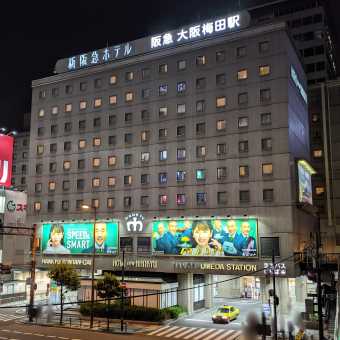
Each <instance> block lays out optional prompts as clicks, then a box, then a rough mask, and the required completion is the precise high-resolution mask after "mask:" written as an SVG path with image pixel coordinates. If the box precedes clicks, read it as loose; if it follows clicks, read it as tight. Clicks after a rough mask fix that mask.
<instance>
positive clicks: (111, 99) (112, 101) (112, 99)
mask: <svg viewBox="0 0 340 340" xmlns="http://www.w3.org/2000/svg"><path fill="white" fill-rule="evenodd" d="M109 104H110V105H116V104H117V96H116V95H112V96H109Z"/></svg>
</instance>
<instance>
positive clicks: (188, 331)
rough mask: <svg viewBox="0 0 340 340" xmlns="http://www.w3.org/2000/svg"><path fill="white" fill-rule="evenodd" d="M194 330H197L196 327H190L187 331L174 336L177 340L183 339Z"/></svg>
mask: <svg viewBox="0 0 340 340" xmlns="http://www.w3.org/2000/svg"><path fill="white" fill-rule="evenodd" d="M194 329H196V328H195V327H190V328H188V329H187V330H186V331H183V332H182V333H179V334H177V335H176V336H174V338H175V339H178V338H182V337H183V336H184V335H186V334H188V333H190V332H191V331H193V330H194Z"/></svg>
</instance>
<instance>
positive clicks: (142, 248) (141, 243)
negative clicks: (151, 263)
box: [137, 237, 151, 253]
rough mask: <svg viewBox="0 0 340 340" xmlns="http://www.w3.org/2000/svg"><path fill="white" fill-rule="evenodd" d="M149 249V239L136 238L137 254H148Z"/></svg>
mask: <svg viewBox="0 0 340 340" xmlns="http://www.w3.org/2000/svg"><path fill="white" fill-rule="evenodd" d="M150 249H151V237H138V238H137V253H149V252H150Z"/></svg>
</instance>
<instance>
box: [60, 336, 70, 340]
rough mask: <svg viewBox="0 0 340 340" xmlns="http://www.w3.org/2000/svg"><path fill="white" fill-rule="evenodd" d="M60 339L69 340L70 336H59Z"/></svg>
mask: <svg viewBox="0 0 340 340" xmlns="http://www.w3.org/2000/svg"><path fill="white" fill-rule="evenodd" d="M58 339H63V340H69V338H65V337H63V336H58Z"/></svg>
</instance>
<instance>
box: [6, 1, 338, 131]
mask: <svg viewBox="0 0 340 340" xmlns="http://www.w3.org/2000/svg"><path fill="white" fill-rule="evenodd" d="M265 1H266V0H240V2H241V5H242V6H246V5H248V4H250V5H253V4H255V3H258V2H265ZM311 1H312V0H311ZM330 2H331V6H332V9H333V11H331V12H332V13H339V10H340V6H339V3H338V2H340V1H339V0H330ZM5 3H7V4H6V5H2V11H1V19H0V37H1V40H0V41H1V52H0V80H1V81H0V103H1V112H0V127H1V126H7V127H9V128H12V129H20V128H21V127H22V121H23V119H22V116H23V113H24V112H29V111H30V96H31V81H32V80H33V79H37V78H41V77H45V76H49V75H52V72H53V68H54V65H55V63H56V61H57V60H58V59H60V58H64V57H69V56H72V55H74V54H79V53H80V52H86V51H90V50H93V49H97V48H102V47H105V46H106V45H107V43H108V44H109V45H113V44H116V43H121V42H125V41H130V40H135V39H137V38H141V37H143V36H146V35H150V34H152V33H156V32H162V31H165V30H168V29H173V28H176V27H178V26H180V25H183V24H188V23H191V22H195V21H199V20H201V19H203V18H209V17H214V16H216V15H219V14H221V13H228V12H231V11H233V10H236V9H238V4H239V0H128V1H123V0H106V1H104V0H91V1H90V0H83V1H79V0H68V1H65V0H56V1H50V0H45V1H40V0H34V1H19V0H12V1H6V2H5ZM336 29H337V31H339V33H340V27H338V28H337V27H336Z"/></svg>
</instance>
